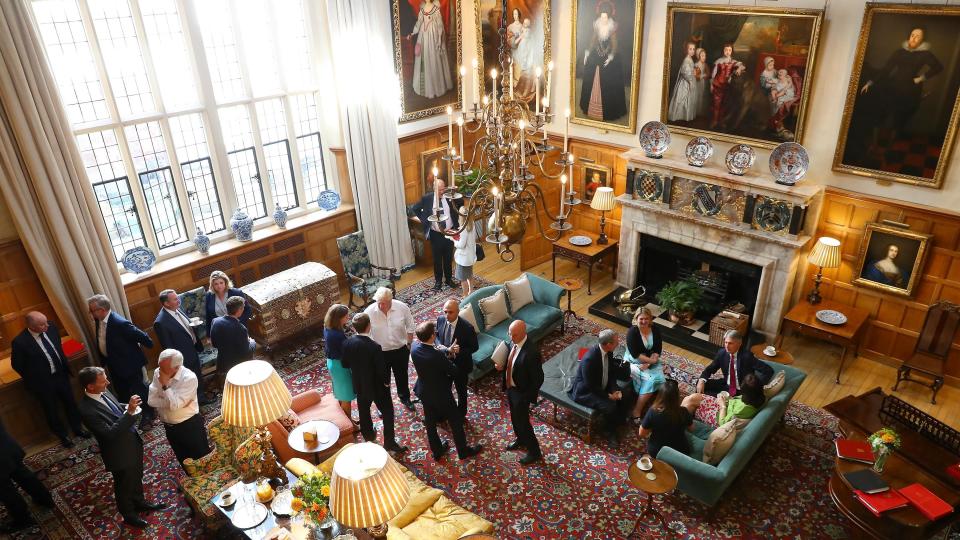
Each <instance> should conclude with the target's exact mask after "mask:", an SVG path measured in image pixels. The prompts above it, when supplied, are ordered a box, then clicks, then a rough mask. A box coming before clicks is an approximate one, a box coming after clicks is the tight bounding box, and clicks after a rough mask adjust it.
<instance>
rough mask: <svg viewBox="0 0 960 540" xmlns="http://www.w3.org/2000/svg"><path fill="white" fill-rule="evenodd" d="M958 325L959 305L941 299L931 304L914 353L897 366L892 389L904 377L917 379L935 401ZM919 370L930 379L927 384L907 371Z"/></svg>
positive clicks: (904, 378)
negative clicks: (931, 391) (912, 376)
mask: <svg viewBox="0 0 960 540" xmlns="http://www.w3.org/2000/svg"><path fill="white" fill-rule="evenodd" d="M958 326H960V306H958V305H956V304H953V303H951V302H947V301H942V302H937V303H936V304H934V305H932V306H930V308H929V309H928V310H927V318H926V319H925V320H924V321H923V328H921V329H920V336H919V338H918V339H917V344H916V346H915V347H914V349H913V355H912V356H911V357H910V358H909V359H907V360H905V361H904V362H903V364H901V365H900V368H899V369H897V382H896V384H894V385H893V390H894V391H896V389H897V387H898V386H900V383H901V382H903V381H910V382H919V383H920V384H924V385H925V386H928V387H930V389H931V390H933V396H932V397H931V398H930V403H933V404H936V403H937V392H939V391H940V387H942V386H943V368H944V364H946V362H947V357H948V356H949V354H950V348H951V346H952V345H953V340H954V338H955V337H956V335H957V327H958ZM913 371H919V372H920V374H922V375H924V376H926V377H928V378H930V379H932V380H931V382H930V383H929V384H926V383H924V381H921V380H918V379H912V378H910V373H911V372H913Z"/></svg>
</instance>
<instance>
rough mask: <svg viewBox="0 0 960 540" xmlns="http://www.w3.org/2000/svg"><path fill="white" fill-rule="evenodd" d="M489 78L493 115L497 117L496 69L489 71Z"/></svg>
mask: <svg viewBox="0 0 960 540" xmlns="http://www.w3.org/2000/svg"><path fill="white" fill-rule="evenodd" d="M490 78H491V79H493V95H492V96H491V98H493V99H492V100H493V115H494V116H496V115H497V70H496V68H494V69H491V70H490Z"/></svg>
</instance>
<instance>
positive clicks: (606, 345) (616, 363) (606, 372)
mask: <svg viewBox="0 0 960 540" xmlns="http://www.w3.org/2000/svg"><path fill="white" fill-rule="evenodd" d="M617 345H619V338H618V337H617V334H616V332H614V331H613V330H610V329H607V330H604V331H602V332H600V337H599V343H597V344H596V345H594V346H593V347H591V348H590V350H588V351H587V352H586V354H584V355H583V358H582V359H580V365H579V366H577V375H576V377H575V378H574V379H573V385H572V386H571V387H570V391H569V392H567V394H568V395H569V396H570V398H571V399H573V400H574V401H576V402H577V403H580V404H581V405H586V406H587V407H590V408H591V409H596V410H598V411H599V412H600V415H601V416H602V417H603V421H604V424H605V427H606V429H607V438H608V441H609V442H610V445H611V446H616V445H617V444H618V443H619V441H618V440H617V428H618V427H620V425H621V424H623V423H624V422H625V421H626V419H627V411H629V410H630V409H631V408H632V407H633V401H634V399H633V398H634V396H633V392H632V391H630V390H629V389H628V390H627V392H626V393H624V392H623V391H622V390H620V388H619V386H618V385H617V380H628V379H629V378H630V364H629V363H628V362H623V361H621V360H618V359H616V358H614V357H613V351H614V350H615V349H616V348H617Z"/></svg>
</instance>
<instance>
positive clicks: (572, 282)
mask: <svg viewBox="0 0 960 540" xmlns="http://www.w3.org/2000/svg"><path fill="white" fill-rule="evenodd" d="M557 285H559V286H560V287H562V288H563V290H565V291H567V310H566V311H564V312H563V320H561V321H560V333H561V334H563V333H566V324H567V317H573V318H574V319H582V317H580V316H579V315H577V313H576V312H575V311H573V309H572V308H571V307H570V301H571V299H572V298H573V292H574V291H579V290H580V289H582V288H583V280H582V279H578V278H573V277H565V278H560V281H557Z"/></svg>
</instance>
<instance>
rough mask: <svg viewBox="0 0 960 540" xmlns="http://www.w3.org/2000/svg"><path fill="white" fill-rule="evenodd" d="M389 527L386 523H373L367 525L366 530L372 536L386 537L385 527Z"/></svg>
mask: <svg viewBox="0 0 960 540" xmlns="http://www.w3.org/2000/svg"><path fill="white" fill-rule="evenodd" d="M388 528H389V527H388V526H387V524H386V523H381V524H380V525H374V526H373V527H367V532H368V533H370V536H372V537H374V538H386V537H387V529H388Z"/></svg>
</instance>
